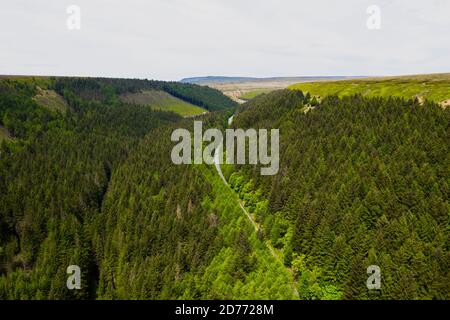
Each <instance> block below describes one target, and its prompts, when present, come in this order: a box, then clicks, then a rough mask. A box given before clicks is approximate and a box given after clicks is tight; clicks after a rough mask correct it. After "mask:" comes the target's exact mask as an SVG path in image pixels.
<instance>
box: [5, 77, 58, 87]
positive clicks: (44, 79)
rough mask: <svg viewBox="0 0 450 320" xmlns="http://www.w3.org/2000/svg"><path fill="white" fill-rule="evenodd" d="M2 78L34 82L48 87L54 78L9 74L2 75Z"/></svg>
mask: <svg viewBox="0 0 450 320" xmlns="http://www.w3.org/2000/svg"><path fill="white" fill-rule="evenodd" d="M0 79H8V80H13V81H17V82H22V83H28V84H33V85H36V86H39V87H41V88H44V89H47V88H48V87H49V86H50V84H51V83H52V80H51V78H50V77H46V76H8V75H0Z"/></svg>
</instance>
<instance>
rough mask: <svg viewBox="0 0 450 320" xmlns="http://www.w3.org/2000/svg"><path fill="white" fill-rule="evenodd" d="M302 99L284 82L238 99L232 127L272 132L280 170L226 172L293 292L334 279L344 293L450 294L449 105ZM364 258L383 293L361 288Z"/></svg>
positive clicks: (312, 294) (310, 294)
mask: <svg viewBox="0 0 450 320" xmlns="http://www.w3.org/2000/svg"><path fill="white" fill-rule="evenodd" d="M310 102H311V101H310V98H308V97H305V96H304V95H303V93H302V92H300V91H290V90H284V91H278V92H274V93H271V94H267V95H265V96H260V97H258V98H256V99H254V100H252V101H250V102H249V103H247V104H246V105H244V106H242V108H241V110H240V111H239V113H238V115H237V116H236V117H235V119H234V126H235V127H240V128H280V136H281V142H280V144H281V145H280V152H281V154H280V157H281V159H280V171H279V173H278V175H275V176H273V177H261V176H260V175H259V172H260V171H259V168H257V167H255V166H242V167H236V168H235V169H234V170H231V171H230V170H229V171H228V177H229V181H230V183H231V185H232V186H233V187H234V189H235V190H236V191H237V192H238V193H239V195H240V197H241V198H242V199H244V200H245V202H246V206H247V208H248V209H249V210H250V211H251V212H252V213H253V214H255V216H256V217H257V219H258V220H259V221H260V222H261V223H262V224H263V226H264V237H265V238H266V239H270V241H271V242H272V244H273V245H274V246H275V247H277V248H279V249H280V250H282V251H283V256H284V261H285V264H286V265H288V266H292V267H293V268H294V270H296V272H297V277H298V286H299V292H300V294H301V296H302V297H303V298H317V297H319V298H320V297H321V295H323V290H320V287H322V288H323V287H324V286H326V285H328V284H332V285H334V286H335V287H336V288H337V289H338V290H339V291H340V292H341V293H342V297H343V298H346V299H355V298H356V299H367V298H368V299H378V298H384V299H408V298H409V299H419V298H420V299H448V298H449V297H450V287H449V286H450V251H449V249H450V228H449V226H450V203H449V199H450V181H449V177H450V152H449V151H450V150H449V144H448V141H450V130H449V129H450V128H449V125H450V110H444V109H442V108H441V107H440V106H438V105H437V104H433V103H424V104H420V103H419V102H418V101H417V100H403V99H401V98H385V99H383V98H364V97H362V96H350V97H344V98H342V99H339V98H338V97H336V96H330V97H327V98H325V99H324V100H323V101H322V103H321V104H320V105H319V106H317V107H316V108H314V109H312V110H310V111H309V112H305V105H306V104H310ZM370 265H378V266H379V267H380V268H381V276H382V289H381V290H380V291H369V290H368V289H367V287H366V280H367V278H368V275H367V273H366V269H367V267H368V266H370ZM314 282H317V284H318V286H317V287H316V289H318V290H314V289H312V288H313V286H311V284H312V283H314ZM308 284H309V285H308Z"/></svg>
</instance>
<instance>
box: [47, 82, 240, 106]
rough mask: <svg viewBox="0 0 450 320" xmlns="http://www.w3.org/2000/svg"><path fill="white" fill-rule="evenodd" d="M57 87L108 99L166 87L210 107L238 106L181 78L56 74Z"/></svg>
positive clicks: (225, 97)
mask: <svg viewBox="0 0 450 320" xmlns="http://www.w3.org/2000/svg"><path fill="white" fill-rule="evenodd" d="M54 88H55V90H56V91H57V92H58V93H59V94H61V95H64V96H67V95H68V92H67V91H69V92H71V93H72V94H75V95H76V96H78V97H82V98H84V99H90V100H99V101H102V102H104V103H118V101H119V99H118V96H119V95H121V94H124V93H136V92H139V91H142V90H146V89H147V90H148V89H154V90H161V91H165V92H167V93H169V94H171V95H173V96H175V97H177V98H179V99H181V100H184V101H186V102H189V103H192V104H194V105H197V106H200V107H203V108H205V109H207V110H209V111H217V110H223V109H228V108H235V107H236V103H235V102H234V101H233V100H231V99H230V98H228V97H227V96H225V95H223V94H222V93H221V92H220V91H218V90H216V89H213V88H210V87H205V86H199V85H194V84H188V83H180V82H164V81H155V80H139V79H109V78H56V79H55V83H54ZM65 91H66V92H65Z"/></svg>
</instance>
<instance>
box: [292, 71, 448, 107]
mask: <svg viewBox="0 0 450 320" xmlns="http://www.w3.org/2000/svg"><path fill="white" fill-rule="evenodd" d="M289 89H295V90H302V91H304V92H309V93H310V94H311V95H314V96H320V97H324V96H327V95H333V94H337V95H338V96H345V95H354V94H362V95H364V96H382V97H387V96H395V97H403V98H415V97H417V98H419V99H427V100H431V101H434V102H439V103H441V104H442V105H443V106H444V105H445V104H446V101H447V100H448V99H450V74H441V75H429V76H427V75H423V76H410V77H397V78H372V79H364V80H347V81H332V82H316V83H298V84H295V85H292V86H289Z"/></svg>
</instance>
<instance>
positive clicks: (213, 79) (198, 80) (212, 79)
mask: <svg viewBox="0 0 450 320" xmlns="http://www.w3.org/2000/svg"><path fill="white" fill-rule="evenodd" d="M354 78H361V77H360V76H355V77H345V76H307V77H269V78H254V77H223V76H206V77H192V78H184V79H181V80H180V82H183V83H194V84H208V83H216V84H219V83H241V82H274V81H289V82H291V81H294V82H295V81H298V82H304V81H319V80H344V79H354Z"/></svg>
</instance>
